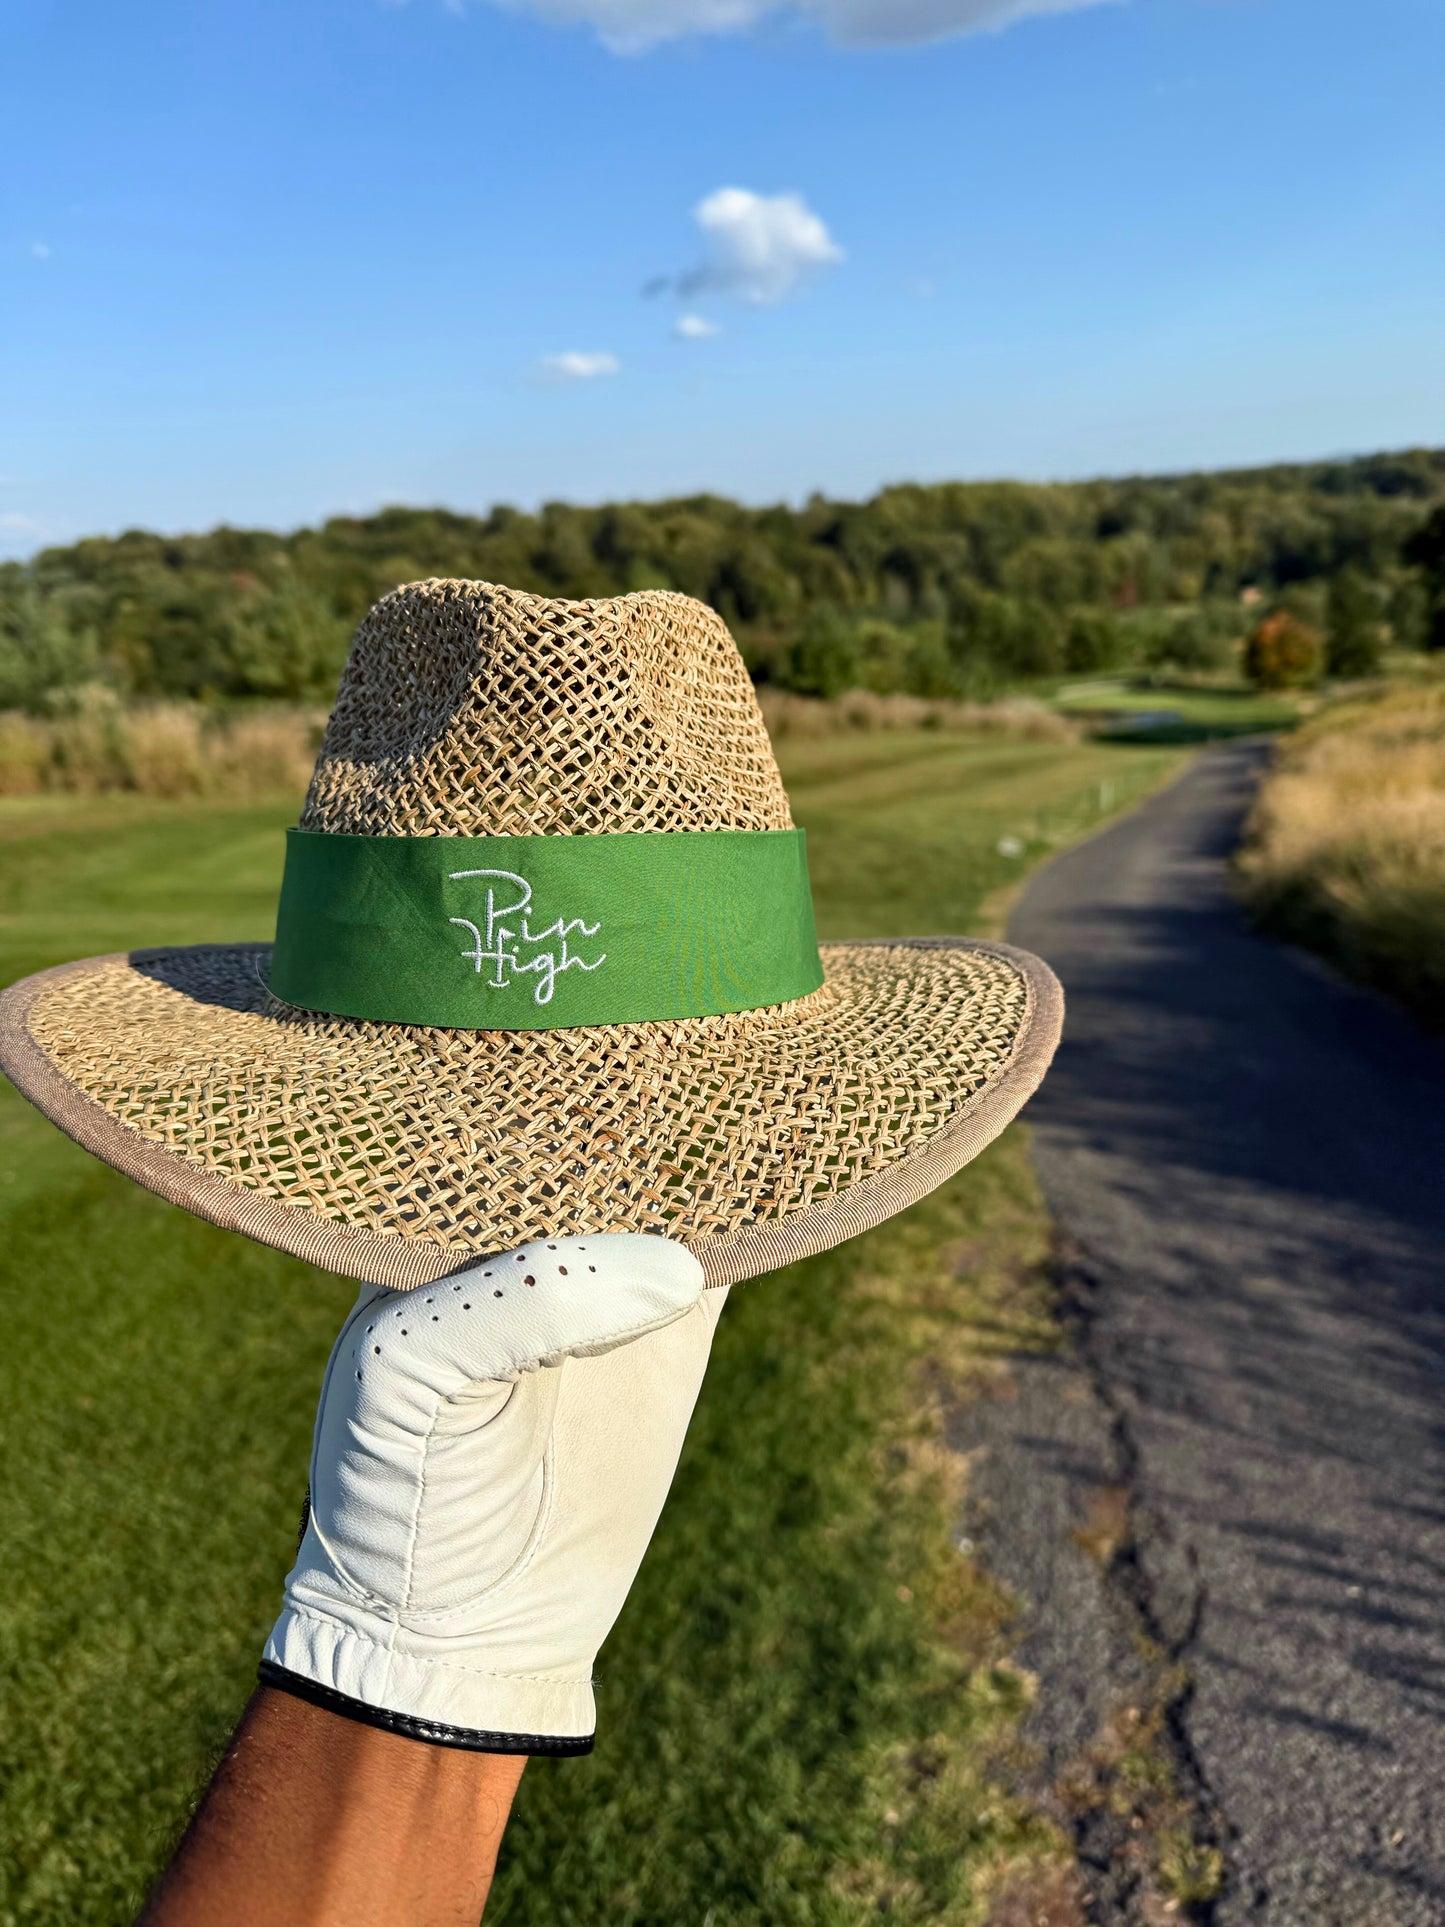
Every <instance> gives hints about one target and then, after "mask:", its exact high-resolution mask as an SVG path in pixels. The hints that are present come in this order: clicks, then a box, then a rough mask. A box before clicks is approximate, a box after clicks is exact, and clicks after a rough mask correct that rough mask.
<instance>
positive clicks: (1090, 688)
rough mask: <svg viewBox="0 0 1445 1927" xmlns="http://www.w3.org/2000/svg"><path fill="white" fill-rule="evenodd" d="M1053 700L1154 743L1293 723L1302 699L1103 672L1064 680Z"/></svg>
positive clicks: (1204, 739)
mask: <svg viewBox="0 0 1445 1927" xmlns="http://www.w3.org/2000/svg"><path fill="white" fill-rule="evenodd" d="M1053 701H1054V704H1055V706H1056V707H1057V708H1059V709H1061V710H1063V711H1064V713H1065V714H1066V715H1069V716H1079V717H1082V718H1085V719H1087V720H1089V721H1091V722H1094V723H1098V722H1108V721H1112V722H1113V723H1114V724H1115V728H1114V729H1113V730H1112V731H1111V732H1110V733H1111V734H1114V735H1117V736H1120V737H1129V738H1133V739H1136V740H1139V741H1147V742H1149V743H1152V744H1155V745H1167V744H1173V745H1176V746H1178V745H1183V744H1188V743H1206V742H1217V741H1219V740H1220V739H1221V738H1223V737H1228V736H1251V735H1255V734H1259V733H1263V732H1266V731H1271V730H1279V729H1293V728H1294V727H1295V725H1296V724H1297V723H1298V722H1299V720H1300V706H1299V702H1298V700H1297V699H1296V698H1295V697H1293V696H1291V695H1288V694H1283V693H1278V692H1273V693H1272V692H1268V691H1263V690H1257V689H1251V688H1249V687H1248V685H1246V684H1244V683H1240V684H1237V685H1232V686H1224V687H1218V688H1210V687H1207V686H1201V685H1198V684H1193V683H1167V682H1158V681H1155V680H1153V679H1152V678H1151V679H1150V680H1148V681H1139V680H1137V679H1129V678H1125V677H1119V678H1117V679H1111V678H1107V677H1101V678H1099V679H1098V680H1096V681H1090V682H1074V683H1064V684H1062V685H1061V686H1060V687H1059V688H1058V689H1057V690H1055V692H1054V696H1053Z"/></svg>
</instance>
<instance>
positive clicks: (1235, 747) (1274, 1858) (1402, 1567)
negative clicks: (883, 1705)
mask: <svg viewBox="0 0 1445 1927" xmlns="http://www.w3.org/2000/svg"><path fill="white" fill-rule="evenodd" d="M1266 754H1267V751H1266V750H1265V749H1264V748H1263V747H1262V746H1260V745H1258V744H1252V743H1234V744H1229V745H1226V746H1221V747H1218V748H1215V749H1212V750H1209V751H1207V752H1205V754H1203V755H1202V756H1201V757H1200V758H1199V759H1198V760H1197V761H1196V762H1195V763H1194V764H1193V765H1191V767H1190V768H1189V770H1188V771H1187V772H1186V773H1185V774H1184V776H1183V777H1181V778H1180V779H1179V780H1178V781H1177V782H1176V783H1175V784H1174V785H1173V786H1172V787H1171V788H1169V789H1168V790H1166V791H1165V792H1163V793H1162V794H1161V795H1159V796H1158V797H1156V798H1154V799H1153V800H1152V801H1150V802H1149V803H1147V804H1146V805H1145V806H1144V807H1143V808H1142V809H1140V810H1138V811H1137V812H1135V813H1134V814H1133V815H1132V816H1130V817H1128V818H1126V819H1124V820H1123V821H1121V822H1120V823H1118V824H1116V825H1115V826H1114V827H1113V828H1111V829H1110V830H1107V831H1105V832H1104V833H1103V834H1101V835H1099V836H1097V837H1095V838H1094V839H1092V840H1091V841H1090V842H1088V843H1086V844H1083V845H1081V846H1079V847H1078V848H1077V849H1074V850H1072V851H1070V852H1068V853H1066V854H1065V855H1063V856H1061V857H1059V858H1058V859H1056V860H1055V861H1054V862H1053V863H1052V864H1051V865H1049V866H1048V867H1047V868H1046V869H1045V870H1043V871H1042V872H1040V873H1039V875H1038V876H1037V877H1035V879H1034V880H1033V881H1032V882H1031V884H1030V885H1029V887H1028V889H1027V891H1026V892H1025V894H1024V896H1023V898H1022V900H1021V901H1020V903H1019V905H1018V907H1017V910H1016V912H1015V914H1014V916H1013V918H1012V920H1011V926H1010V932H1009V934H1010V936H1011V937H1012V938H1014V939H1015V940H1016V941H1017V942H1019V943H1022V944H1026V945H1027V946H1028V947H1029V948H1030V949H1033V950H1037V951H1038V952H1039V953H1040V954H1041V955H1042V956H1044V957H1047V958H1048V960H1049V961H1050V963H1052V965H1053V966H1054V968H1055V969H1056V970H1057V971H1058V973H1059V975H1060V977H1061V978H1062V979H1063V982H1064V986H1065V990H1066V992H1067V994H1068V998H1069V1014H1068V1019H1067V1022H1066V1025H1065V1031H1064V1042H1063V1045H1062V1047H1061V1049H1060V1052H1059V1055H1058V1058H1057V1060H1056V1062H1055V1066H1054V1069H1053V1071H1052V1072H1051V1074H1050V1076H1049V1078H1048V1079H1047V1080H1046V1081H1045V1084H1044V1086H1043V1089H1042V1091H1041V1092H1040V1094H1039V1096H1038V1098H1037V1099H1035V1101H1034V1103H1033V1104H1032V1105H1031V1107H1030V1110H1029V1120H1030V1123H1031V1125H1032V1127H1033V1132H1034V1144H1035V1151H1036V1158H1037V1164H1038V1169H1039V1174H1040V1177H1041V1180H1042V1183H1043V1186H1044V1190H1045V1193H1046V1195H1047V1197H1048V1200H1049V1203H1050V1206H1051V1208H1052V1210H1053V1212H1054V1214H1055V1217H1056V1219H1057V1221H1058V1223H1059V1226H1060V1228H1061V1235H1062V1237H1063V1239H1064V1241H1065V1248H1066V1250H1067V1251H1068V1253H1069V1262H1068V1266H1067V1269H1068V1271H1070V1272H1071V1273H1073V1274H1074V1276H1075V1281H1076V1288H1075V1291H1074V1294H1073V1295H1074V1298H1075V1301H1076V1303H1077V1305H1078V1306H1079V1307H1080V1308H1081V1309H1080V1314H1079V1316H1078V1318H1077V1319H1076V1333H1077V1344H1076V1347H1075V1349H1074V1352H1073V1354H1072V1355H1071V1356H1064V1357H1061V1358H1059V1359H1057V1360H1035V1361H1020V1376H1019V1381H1018V1397H1017V1399H1015V1400H1013V1401H1010V1402H1008V1406H1007V1409H1006V1410H1005V1408H1004V1407H1003V1406H1002V1405H1001V1406H1000V1408H999V1410H998V1411H996V1412H995V1413H994V1414H993V1415H992V1416H990V1415H989V1414H988V1413H987V1411H985V1412H984V1413H983V1415H982V1416H981V1417H980V1418H978V1419H977V1420H972V1419H968V1418H966V1417H964V1416H962V1415H961V1417H960V1421H959V1424H960V1437H959V1441H958V1442H959V1443H961V1444H963V1445H965V1446H968V1445H969V1444H971V1443H972V1444H978V1443H983V1444H985V1445H986V1447H987V1451H986V1453H985V1454H984V1460H983V1463H982V1465H981V1466H980V1470H979V1480H980V1482H981V1483H980V1489H981V1491H982V1492H983V1494H984V1499H985V1506H986V1511H987V1515H988V1518H989V1520H990V1521H991V1524H990V1526H989V1529H988V1538H989V1544H988V1545H987V1546H986V1547H985V1551H986V1554H987V1556H989V1558H990V1560H991V1562H992V1563H993V1564H994V1566H995V1569H996V1570H998V1571H999V1573H1000V1577H1001V1578H1003V1579H1004V1580H1005V1582H1006V1583H1009V1584H1010V1585H1012V1586H1013V1587H1014V1589H1015V1590H1016V1591H1017V1592H1018V1593H1019V1595H1020V1596H1021V1598H1022V1599H1023V1600H1024V1601H1025V1606H1026V1618H1025V1626H1024V1647H1023V1653H1022V1657H1023V1658H1024V1660H1025V1663H1027V1664H1030V1665H1033V1666H1035V1667H1036V1669H1037V1670H1039V1671H1040V1672H1041V1674H1042V1675H1043V1679H1044V1692H1043V1703H1044V1704H1043V1709H1042V1710H1041V1714H1040V1718H1041V1719H1042V1720H1043V1721H1044V1723H1045V1726H1046V1728H1049V1729H1051V1730H1047V1731H1045V1733H1044V1735H1043V1738H1044V1741H1045V1744H1046V1746H1047V1747H1048V1749H1049V1751H1050V1753H1051V1754H1053V1755H1055V1756H1056V1757H1062V1755H1063V1754H1064V1753H1066V1752H1067V1751H1068V1749H1069V1747H1070V1746H1071V1745H1075V1744H1077V1743H1078V1741H1079V1740H1080V1738H1081V1737H1086V1735H1087V1731H1088V1728H1089V1726H1090V1722H1091V1721H1093V1720H1095V1719H1097V1716H1098V1710H1099V1706H1100V1704H1101V1698H1100V1695H1101V1690H1102V1688H1101V1681H1104V1680H1108V1681H1111V1682H1122V1685H1123V1690H1125V1691H1127V1690H1128V1687H1129V1675H1130V1671H1131V1668H1133V1667H1135V1666H1136V1664H1137V1662H1136V1658H1135V1655H1134V1652H1133V1648H1132V1646H1131V1640H1130V1635H1129V1630H1128V1629H1129V1625H1130V1623H1131V1621H1130V1617H1129V1612H1126V1611H1124V1607H1125V1605H1128V1606H1129V1608H1130V1611H1132V1612H1133V1613H1134V1614H1135V1617H1134V1620H1133V1622H1132V1623H1135V1624H1137V1623H1138V1617H1137V1616H1138V1614H1139V1613H1142V1614H1143V1616H1144V1618H1145V1619H1146V1620H1147V1622H1148V1623H1149V1624H1150V1625H1151V1626H1152V1627H1153V1628H1154V1629H1155V1631H1156V1634H1157V1635H1158V1636H1159V1637H1160V1638H1161V1640H1162V1642H1163V1644H1164V1645H1165V1647H1166V1649H1167V1650H1169V1651H1172V1652H1174V1653H1176V1654H1177V1655H1178V1656H1180V1657H1181V1658H1182V1659H1183V1660H1184V1661H1185V1662H1186V1664H1187V1667H1188V1681H1189V1683H1188V1687H1187V1689H1186V1691H1185V1693H1184V1695H1183V1696H1182V1697H1181V1698H1180V1700H1179V1702H1178V1704H1177V1705H1176V1706H1175V1708H1174V1709H1173V1714H1174V1721H1175V1725H1176V1729H1177V1730H1176V1735H1175V1737H1176V1740H1177V1745H1178V1751H1179V1756H1180V1759H1181V1761H1182V1762H1183V1765H1184V1767H1185V1770H1186V1771H1185V1777H1186V1779H1189V1778H1191V1777H1192V1779H1193V1780H1194V1791H1195V1793H1196V1794H1197V1797H1198V1799H1199V1803H1200V1807H1201V1811H1206V1812H1209V1813H1212V1814H1213V1815H1215V1816H1216V1820H1215V1824H1216V1826H1217V1834H1216V1837H1217V1838H1218V1840H1219V1842H1220V1844H1221V1845H1222V1847H1223V1848H1224V1851H1225V1855H1226V1861H1227V1867H1228V1875H1227V1882H1226V1887H1225V1890H1224V1892H1223V1894H1222V1895H1221V1897H1220V1899H1219V1900H1218V1902H1217V1903H1215V1905H1214V1907H1213V1910H1212V1913H1211V1918H1212V1920H1213V1921H1215V1922H1216V1923H1218V1927H1242V1924H1243V1923H1251V1924H1253V1923H1268V1927H1431V1924H1432V1923H1434V1924H1438V1923H1442V1922H1445V1792H1442V1789H1445V1620H1442V1614H1441V1610H1440V1600H1441V1594H1442V1582H1445V1401H1442V1394H1445V1236H1442V1234H1445V1158H1442V1151H1445V1048H1442V1045H1441V1044H1440V1042H1439V1041H1438V1040H1433V1039H1429V1038H1427V1037H1425V1036H1424V1035H1423V1034H1422V1033H1421V1032H1420V1031H1418V1030H1417V1029H1416V1028H1415V1027H1414V1026H1413V1025H1412V1024H1411V1023H1410V1022H1409V1021H1408V1020H1407V1019H1406V1018H1405V1017H1404V1016H1402V1015H1400V1014H1399V1013H1397V1012H1396V1011H1394V1010H1393V1009H1392V1008H1390V1007H1388V1006H1387V1005H1386V1004H1385V1003H1383V1002H1382V1001H1381V1000H1379V999H1377V998H1375V997H1373V996H1371V995H1369V994H1367V993H1364V992H1361V991H1357V990H1355V989H1352V988H1351V987H1349V986H1348V985H1346V984H1344V983H1342V982H1340V981H1339V980H1338V979H1336V978H1335V977H1334V976H1333V975H1332V974H1331V973H1330V972H1328V971H1327V970H1325V969H1324V968H1323V967H1322V966H1320V965H1319V964H1317V963H1315V962H1313V961H1312V960H1311V959H1309V958H1308V957H1306V956H1305V955H1303V954H1302V953H1299V952H1296V951H1293V950H1291V949H1288V948H1286V947H1283V946H1280V945H1276V944H1274V943H1271V942H1269V941H1267V940H1265V939H1263V938H1261V937H1259V936H1257V935H1255V934H1254V933H1253V932H1252V931H1251V930H1250V929H1249V927H1248V926H1247V924H1246V923H1245V921H1244V919H1243V917H1242V916H1241V914H1240V912H1239V911H1238V909H1237V908H1236V906H1235V904H1234V901H1233V898H1232V895H1231V891H1230V885H1229V875H1228V858H1229V854H1230V852H1231V851H1232V849H1233V848H1234V846H1235V844H1236V842H1237V839H1238V834H1239V829H1240V825H1241V823H1242V820H1243V816H1244V813H1245V810H1246V809H1247V807H1248V803H1249V799H1250V797H1251V795H1252V793H1253V788H1254V785H1255V783H1256V781H1257V779H1258V775H1259V772H1260V769H1261V767H1262V764H1263V760H1264V757H1265V755H1266ZM970 1426H973V1427H974V1430H973V1433H972V1434H971V1435H970V1432H969V1427H970ZM1120 1480H1123V1481H1126V1482H1127V1485H1128V1489H1129V1495H1130V1499H1131V1501H1132V1507H1133V1519H1134V1530H1135V1542H1134V1545H1133V1547H1132V1552H1131V1559H1130V1561H1129V1564H1130V1565H1131V1566H1132V1567H1133V1569H1134V1570H1133V1574H1132V1577H1129V1576H1128V1575H1125V1576H1124V1579H1123V1583H1124V1585H1125V1586H1126V1587H1132V1589H1133V1590H1134V1592H1135V1594H1136V1597H1135V1598H1134V1599H1133V1600H1132V1601H1129V1602H1121V1601H1118V1600H1115V1601H1114V1602H1113V1603H1112V1604H1111V1603H1110V1601H1109V1600H1108V1599H1107V1598H1103V1597H1101V1582H1100V1581H1099V1579H1098V1576H1097V1569H1096V1568H1090V1566H1089V1562H1087V1561H1086V1560H1085V1558H1084V1555H1083V1554H1082V1553H1081V1552H1080V1550H1079V1548H1078V1546H1077V1544H1076V1543H1075V1542H1074V1541H1073V1539H1072V1537H1071V1534H1072V1532H1074V1531H1076V1530H1077V1529H1078V1527H1079V1526H1080V1524H1081V1523H1083V1521H1084V1517H1085V1511H1086V1507H1087V1503H1088V1499H1089V1495H1090V1494H1091V1493H1092V1492H1095V1491H1097V1490H1098V1488H1099V1487H1100V1486H1107V1485H1108V1484H1109V1483H1110V1481H1115V1482H1117V1481H1120ZM1021 1520H1023V1521H1027V1522H1028V1527H1027V1529H1026V1530H1022V1531H1021V1530H1020V1521H1021ZM1118 1579H1119V1575H1118V1573H1117V1571H1116V1573H1115V1581H1116V1583H1117V1582H1118ZM1121 1909H1122V1903H1121ZM1102 1917H1104V1918H1120V1919H1122V1918H1125V1917H1126V1915H1125V1913H1124V1912H1123V1911H1120V1912H1119V1913H1118V1914H1115V1915H1111V1914H1109V1913H1108V1912H1107V1911H1106V1912H1105V1913H1104V1915H1103V1916H1102Z"/></svg>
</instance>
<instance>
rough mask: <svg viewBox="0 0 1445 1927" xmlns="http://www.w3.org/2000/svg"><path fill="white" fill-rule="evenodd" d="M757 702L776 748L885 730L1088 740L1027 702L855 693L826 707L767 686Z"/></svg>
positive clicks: (1041, 707)
mask: <svg viewBox="0 0 1445 1927" xmlns="http://www.w3.org/2000/svg"><path fill="white" fill-rule="evenodd" d="M758 701H759V703H760V704H761V706H762V711H763V718H764V720H765V721H766V723H767V725H768V734H769V735H770V736H771V737H772V739H773V741H774V742H775V743H777V742H782V741H783V740H784V739H785V738H786V737H790V736H791V737H800V736H839V735H846V734H848V733H849V732H850V731H871V730H881V729H938V730H956V731H959V732H963V733H967V734H970V735H980V736H1007V737H1011V738H1013V739H1014V740H1015V741H1017V742H1026V743H1074V742H1078V741H1079V740H1080V738H1081V736H1082V735H1083V726H1082V725H1081V724H1080V723H1077V722H1073V721H1071V720H1070V719H1069V718H1067V717H1064V716H1060V715H1059V714H1058V712H1057V711H1056V710H1052V709H1050V708H1048V707H1047V705H1046V704H1044V703H1041V702H1035V701H1034V700H1033V699H1032V698H1030V697H1026V696H1012V697H1004V698H1001V699H1000V700H999V701H998V702H991V703H967V702H956V701H953V700H950V699H948V698H945V697H930V696H897V695H895V696H880V695H876V694H875V693H874V692H873V691H872V690H870V689H851V690H849V691H848V692H847V694H846V695H843V696H837V697H834V698H833V699H832V700H830V701H824V700H823V699H822V698H820V697H817V696H798V695H794V694H793V692H792V691H791V690H787V689H772V688H768V687H767V686H766V685H765V686H764V687H763V688H762V689H760V690H759V691H758Z"/></svg>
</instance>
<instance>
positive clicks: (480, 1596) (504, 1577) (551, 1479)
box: [402, 1434, 557, 1637]
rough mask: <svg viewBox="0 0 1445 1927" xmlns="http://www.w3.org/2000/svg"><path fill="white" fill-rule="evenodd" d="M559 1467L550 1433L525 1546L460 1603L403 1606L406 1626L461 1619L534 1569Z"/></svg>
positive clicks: (553, 1501)
mask: <svg viewBox="0 0 1445 1927" xmlns="http://www.w3.org/2000/svg"><path fill="white" fill-rule="evenodd" d="M555 1468H556V1445H555V1442H554V1440H553V1438H552V1437H551V1435H550V1434H549V1436H548V1439H547V1443H546V1445H545V1447H544V1448H543V1451H542V1464H541V1473H542V1497H541V1500H540V1502H539V1504H538V1506H537V1516H536V1518H535V1519H534V1520H533V1521H532V1524H531V1526H530V1527H529V1529H528V1533H527V1541H526V1544H525V1545H524V1546H523V1547H522V1550H521V1551H520V1552H519V1553H518V1554H517V1556H516V1558H515V1559H514V1560H513V1561H512V1563H511V1565H510V1566H508V1567H507V1568H506V1570H505V1571H504V1572H502V1573H499V1574H498V1576H497V1577H496V1578H495V1579H494V1580H492V1582H491V1583H490V1585H486V1586H483V1587H482V1589H481V1591H480V1592H474V1593H470V1594H469V1595H468V1596H467V1597H466V1598H465V1599H464V1600H462V1601H461V1603H460V1604H459V1605H456V1606H438V1607H436V1608H434V1609H432V1610H431V1611H427V1610H425V1609H423V1608H420V1607H417V1608H409V1607H403V1608H402V1610H403V1611H404V1612H405V1613H406V1618H407V1626H406V1630H408V1631H412V1630H415V1631H419V1632H424V1631H426V1629H427V1628H428V1627H430V1626H444V1625H445V1624H446V1623H447V1621H448V1620H452V1619H461V1618H463V1617H464V1616H465V1615H466V1614H467V1613H471V1612H475V1611H476V1609H477V1607H478V1606H480V1605H483V1604H485V1603H487V1602H489V1601H491V1600H493V1599H496V1598H497V1597H498V1596H499V1595H500V1594H501V1593H504V1592H505V1591H506V1590H507V1588H508V1587H509V1586H514V1585H516V1583H517V1582H518V1580H520V1579H522V1578H524V1577H525V1576H526V1574H527V1573H528V1572H530V1571H531V1569H532V1567H533V1565H534V1564H535V1563H536V1561H537V1560H538V1559H539V1558H540V1557H541V1552H542V1546H543V1542H544V1541H545V1539H546V1537H547V1528H548V1526H549V1525H550V1524H551V1523H552V1514H553V1512H554V1511H555V1510H556V1502H557V1478H556V1469H555ZM441 1636H442V1635H438V1637H441Z"/></svg>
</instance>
